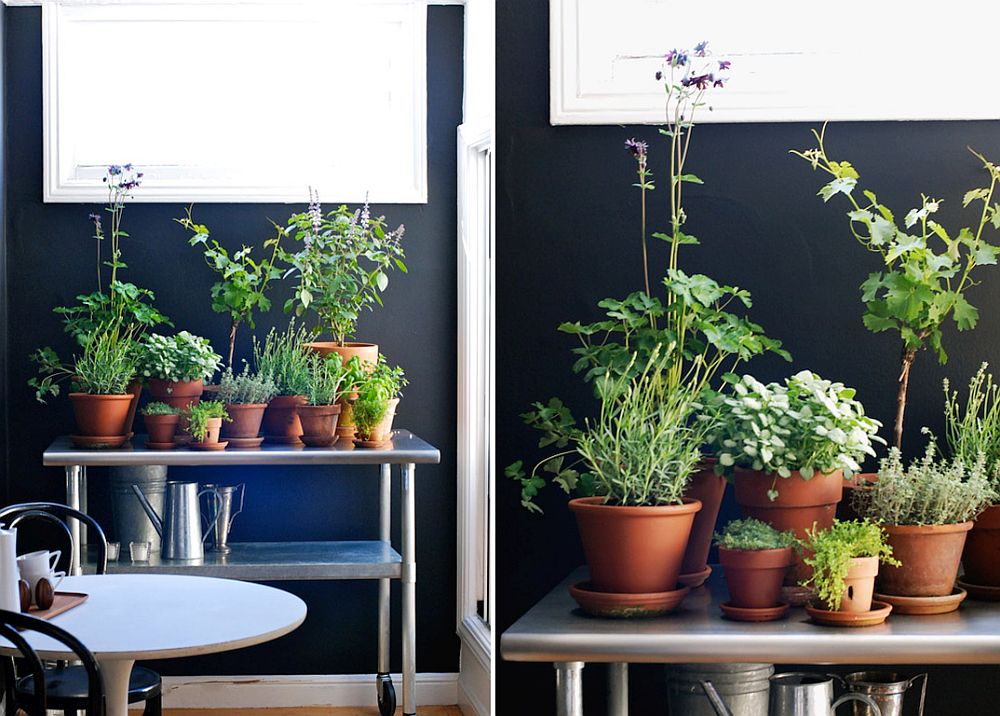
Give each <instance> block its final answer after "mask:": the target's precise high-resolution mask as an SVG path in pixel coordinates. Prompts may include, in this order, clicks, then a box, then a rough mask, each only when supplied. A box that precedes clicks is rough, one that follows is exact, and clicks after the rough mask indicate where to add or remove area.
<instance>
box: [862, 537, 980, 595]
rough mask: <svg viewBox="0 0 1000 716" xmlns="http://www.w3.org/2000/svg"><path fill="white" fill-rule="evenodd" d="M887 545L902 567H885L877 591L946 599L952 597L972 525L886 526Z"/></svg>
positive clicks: (879, 578) (879, 577) (880, 574)
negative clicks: (963, 549) (966, 538)
mask: <svg viewBox="0 0 1000 716" xmlns="http://www.w3.org/2000/svg"><path fill="white" fill-rule="evenodd" d="M883 529H885V531H886V534H887V535H888V536H887V538H886V542H888V543H889V545H890V546H892V556H893V557H895V558H896V559H898V560H899V561H900V562H902V565H901V566H899V567H893V566H891V565H888V564H887V565H885V566H884V567H883V568H882V571H881V572H880V573H879V575H878V591H879V592H880V593H882V594H889V595H892V596H897V597H944V596H947V595H949V594H951V592H952V589H953V588H954V586H955V578H956V577H957V576H958V564H959V562H960V561H961V559H962V548H963V547H965V536H966V535H967V534H968V532H969V530H971V529H972V522H963V523H961V524H955V525H885V526H884V527H883Z"/></svg>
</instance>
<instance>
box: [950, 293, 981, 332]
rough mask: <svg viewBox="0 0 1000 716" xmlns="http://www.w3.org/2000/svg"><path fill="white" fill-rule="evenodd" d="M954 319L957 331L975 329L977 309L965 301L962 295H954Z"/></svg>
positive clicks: (977, 316)
mask: <svg viewBox="0 0 1000 716" xmlns="http://www.w3.org/2000/svg"><path fill="white" fill-rule="evenodd" d="M954 318H955V325H956V326H958V330H960V331H967V330H970V329H972V328H975V327H976V322H977V321H978V320H979V309H977V308H976V307H975V306H973V305H972V304H971V303H969V302H968V301H966V300H965V296H963V295H962V294H960V293H959V294H955V314H954Z"/></svg>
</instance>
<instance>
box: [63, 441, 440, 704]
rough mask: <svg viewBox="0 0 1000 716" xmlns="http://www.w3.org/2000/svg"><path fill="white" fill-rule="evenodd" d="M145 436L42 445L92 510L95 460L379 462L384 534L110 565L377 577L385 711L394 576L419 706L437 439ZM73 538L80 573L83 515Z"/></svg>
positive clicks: (261, 575)
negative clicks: (173, 442)
mask: <svg viewBox="0 0 1000 716" xmlns="http://www.w3.org/2000/svg"><path fill="white" fill-rule="evenodd" d="M143 445H144V439H143V436H136V437H135V438H134V439H133V440H132V442H131V445H126V446H125V447H123V448H120V449H117V450H79V449H77V448H74V447H73V446H72V444H71V443H70V440H69V438H68V437H61V438H58V439H57V440H56V441H55V442H53V443H52V445H51V446H49V449H48V450H46V451H45V454H44V455H43V463H44V464H45V465H46V466H54V467H64V468H65V469H66V503H67V504H68V505H70V506H71V507H75V508H77V509H82V510H84V511H86V508H87V499H86V495H87V468H88V467H112V466H117V465H167V466H178V467H182V466H196V465H199V466H209V467H226V466H239V465H263V466H270V465H378V466H380V470H379V484H380V492H379V495H380V497H379V539H377V540H369V541H351V542H281V543H278V542H259V543H231V545H230V546H231V547H232V552H231V553H230V554H227V555H213V554H209V555H206V557H205V559H204V560H202V561H200V562H198V563H197V564H188V563H181V562H175V563H170V562H167V561H165V560H160V559H159V558H158V556H155V555H154V557H153V558H152V559H150V561H149V563H148V564H145V565H137V564H131V563H129V562H127V561H124V560H122V561H119V562H118V563H117V564H114V565H109V567H110V569H109V571H111V572H130V571H150V572H161V573H166V572H173V573H184V574H203V575H208V576H215V577H228V578H231V579H242V580H299V579H315V580H320V579H322V580H325V579H377V580H379V590H378V676H377V678H376V690H377V696H378V704H379V710H380V712H381V713H382V714H383V716H387V715H388V714H392V713H394V711H395V708H396V695H395V689H394V687H393V684H392V679H391V677H390V675H389V639H390V633H389V590H390V583H391V580H393V579H398V580H399V581H400V582H401V584H402V592H403V593H402V609H403V615H402V646H403V665H402V667H403V668H402V673H403V687H402V688H403V713H404V714H415V713H416V711H417V702H416V695H415V684H416V582H417V578H416V568H417V555H416V530H415V527H416V524H415V502H414V477H415V469H414V468H415V466H416V465H417V464H418V463H423V464H429V463H438V462H440V461H441V453H440V452H439V451H438V449H437V448H435V447H433V446H432V445H430V444H428V443H426V442H425V441H423V440H421V439H420V438H418V437H417V436H416V435H414V434H413V433H411V432H409V431H407V430H396V431H394V432H393V438H392V443H391V446H390V447H388V448H385V449H376V450H371V449H362V448H352V447H337V446H334V447H330V448H302V447H290V446H285V445H273V446H272V445H264V446H263V447H261V448H260V449H255V450H224V451H222V452H198V451H194V450H188V449H186V448H180V449H176V450H149V449H146V448H145V447H143ZM392 465H399V466H400V467H401V471H402V476H401V477H402V479H401V483H402V491H401V492H402V500H403V504H402V517H401V522H402V525H401V527H402V529H401V533H402V540H401V541H402V545H401V547H402V554H400V553H399V552H397V551H396V550H395V549H394V548H393V546H392V538H391V531H390V528H391V515H392V509H391V508H392V483H391V467H392ZM71 530H72V531H73V537H74V540H73V542H74V545H76V548H75V549H74V550H73V554H72V555H71V569H72V573H73V574H81V573H82V572H83V567H84V565H83V564H82V561H81V556H80V549H79V546H80V544H81V540H80V537H81V535H80V525H79V524H78V523H76V522H75V521H74V522H73V523H71Z"/></svg>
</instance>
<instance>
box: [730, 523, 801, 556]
mask: <svg viewBox="0 0 1000 716" xmlns="http://www.w3.org/2000/svg"><path fill="white" fill-rule="evenodd" d="M715 544H716V545H717V546H719V547H724V548H726V549H739V550H762V549H784V548H785V547H794V546H797V545H798V540H796V539H795V534H794V533H792V532H779V531H778V530H776V529H774V527H772V526H771V525H769V524H768V523H766V522H761V521H760V520H756V519H754V518H752V517H749V518H747V519H745V520H732V521H731V522H729V523H728V524H727V525H726V526H725V527H724V528H723V529H722V531H721V532H716V533H715Z"/></svg>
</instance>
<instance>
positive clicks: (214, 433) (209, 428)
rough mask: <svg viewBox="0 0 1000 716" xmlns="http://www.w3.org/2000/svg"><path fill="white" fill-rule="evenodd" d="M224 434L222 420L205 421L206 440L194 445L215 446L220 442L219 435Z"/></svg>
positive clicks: (193, 443)
mask: <svg viewBox="0 0 1000 716" xmlns="http://www.w3.org/2000/svg"><path fill="white" fill-rule="evenodd" d="M221 432H222V418H209V419H208V420H206V421H205V439H204V440H201V441H199V442H192V443H191V444H192V445H215V444H217V443H218V442H219V434H220V433H221Z"/></svg>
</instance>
